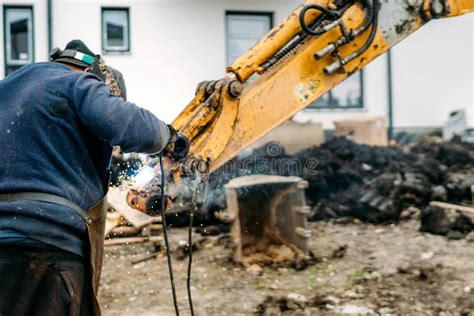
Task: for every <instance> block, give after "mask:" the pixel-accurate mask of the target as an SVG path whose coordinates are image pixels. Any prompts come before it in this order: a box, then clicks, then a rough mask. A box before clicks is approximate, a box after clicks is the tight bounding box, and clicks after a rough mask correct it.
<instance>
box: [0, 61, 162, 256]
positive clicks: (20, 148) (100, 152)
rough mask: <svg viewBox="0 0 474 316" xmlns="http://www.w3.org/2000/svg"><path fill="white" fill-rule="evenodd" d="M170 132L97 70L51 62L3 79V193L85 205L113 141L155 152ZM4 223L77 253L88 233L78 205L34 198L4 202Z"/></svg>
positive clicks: (97, 194)
mask: <svg viewBox="0 0 474 316" xmlns="http://www.w3.org/2000/svg"><path fill="white" fill-rule="evenodd" d="M168 139H169V130H168V127H167V126H166V124H165V123H163V122H162V121H160V120H158V119H157V118H156V117H155V116H154V115H153V114H151V113H150V112H149V111H147V110H144V109H142V108H140V107H137V106H136V105H135V104H133V103H130V102H126V101H124V100H123V99H121V98H118V97H115V96H114V95H113V94H112V93H111V92H110V90H109V88H108V87H107V86H106V85H105V84H104V83H103V82H101V81H100V80H99V78H98V77H96V76H95V75H92V74H88V73H83V72H75V71H73V70H71V69H70V68H69V67H67V66H65V65H63V64H59V63H52V62H46V63H35V64H31V65H28V66H24V67H22V68H21V69H19V70H17V71H16V72H14V73H12V74H11V75H9V76H7V77H6V78H5V79H3V80H1V81H0V194H1V193H15V192H25V191H27V192H31V191H33V192H45V193H50V194H55V195H59V196H61V197H64V198H66V199H68V200H70V201H72V202H74V203H76V204H77V205H79V206H81V207H82V208H83V209H85V210H87V209H88V208H90V207H91V206H93V205H94V204H96V203H97V202H98V201H99V200H100V199H101V198H102V197H103V196H104V194H105V192H106V189H107V186H108V176H109V165H110V159H111V153H112V146H117V145H119V146H120V147H121V148H122V150H123V151H125V152H145V153H156V152H158V151H161V150H162V149H163V147H164V146H165V145H166V143H167V142H168ZM2 229H3V230H8V231H11V230H13V231H18V232H20V233H21V234H24V235H26V236H27V237H28V238H31V239H33V240H37V241H40V242H42V243H46V244H48V245H52V246H55V247H58V248H61V249H64V250H67V251H70V252H73V253H78V254H80V252H82V250H81V248H82V247H83V246H84V240H85V236H86V227H85V224H84V222H83V220H82V218H81V217H80V216H78V215H77V214H76V213H75V212H74V211H73V210H71V209H68V208H65V207H62V206H59V205H54V204H49V203H44V202H36V201H15V202H0V232H1V230H2Z"/></svg>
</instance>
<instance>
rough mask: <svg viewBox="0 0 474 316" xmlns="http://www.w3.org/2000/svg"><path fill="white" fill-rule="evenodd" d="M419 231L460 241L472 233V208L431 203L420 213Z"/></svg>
mask: <svg viewBox="0 0 474 316" xmlns="http://www.w3.org/2000/svg"><path fill="white" fill-rule="evenodd" d="M420 230H421V231H424V232H428V233H432V234H435V235H443V236H446V237H448V238H449V239H461V238H463V237H465V236H466V235H467V234H469V233H470V232H471V231H474V207H464V206H458V205H451V204H447V203H439V202H432V203H430V205H429V206H427V207H426V208H425V209H424V210H423V212H422V213H421V227H420Z"/></svg>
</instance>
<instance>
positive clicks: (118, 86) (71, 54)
mask: <svg viewBox="0 0 474 316" xmlns="http://www.w3.org/2000/svg"><path fill="white" fill-rule="evenodd" d="M49 57H50V59H51V61H54V62H59V63H65V64H70V65H73V66H76V67H80V68H88V69H89V72H90V73H92V74H94V75H96V76H97V77H99V78H100V79H101V80H102V81H104V82H105V83H106V84H107V85H108V86H109V87H110V89H111V90H112V92H113V93H114V95H116V96H119V97H122V98H123V99H125V100H126V99H127V88H126V86H125V80H124V78H123V75H122V73H121V72H120V71H118V70H117V69H114V68H112V67H110V66H108V65H106V63H105V60H104V59H103V58H102V57H101V56H100V55H96V54H94V53H93V52H92V51H91V50H90V49H89V48H88V47H87V46H86V44H84V42H83V41H81V40H72V41H70V42H69V43H68V44H67V45H66V47H65V48H64V50H61V49H60V48H58V47H56V48H54V49H53V50H52V51H51V52H50V53H49Z"/></svg>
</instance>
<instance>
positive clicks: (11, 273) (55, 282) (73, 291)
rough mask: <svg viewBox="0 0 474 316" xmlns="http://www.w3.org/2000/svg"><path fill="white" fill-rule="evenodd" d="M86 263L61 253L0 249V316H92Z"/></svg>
mask: <svg viewBox="0 0 474 316" xmlns="http://www.w3.org/2000/svg"><path fill="white" fill-rule="evenodd" d="M85 262H86V261H85V259H84V258H81V257H79V256H76V255H74V254H70V253H67V252H63V251H52V250H46V249H44V250H39V249H19V248H0V315H1V316H10V315H12V316H13V315H14V316H23V315H38V316H39V315H46V316H49V315H61V316H62V315H74V316H75V315H81V316H82V315H91V314H92V312H91V294H90V293H91V289H92V287H91V284H90V277H89V272H88V271H89V269H88V264H85Z"/></svg>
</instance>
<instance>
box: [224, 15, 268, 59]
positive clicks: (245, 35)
mask: <svg viewBox="0 0 474 316" xmlns="http://www.w3.org/2000/svg"><path fill="white" fill-rule="evenodd" d="M272 27H273V13H268V12H267V13H257V12H226V30H227V64H228V65H230V64H232V63H233V62H234V61H235V60H236V59H237V58H238V57H240V55H242V54H243V53H244V52H245V51H247V50H248V49H249V48H251V47H252V46H253V45H254V44H255V43H257V42H258V41H259V40H260V39H261V38H262V37H263V36H264V35H265V34H267V33H268V31H269V30H270V29H271V28H272Z"/></svg>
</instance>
